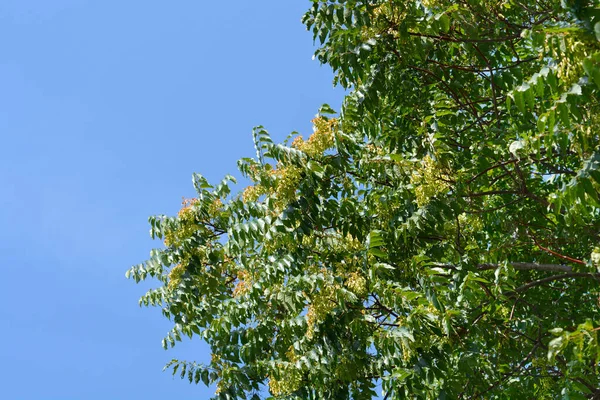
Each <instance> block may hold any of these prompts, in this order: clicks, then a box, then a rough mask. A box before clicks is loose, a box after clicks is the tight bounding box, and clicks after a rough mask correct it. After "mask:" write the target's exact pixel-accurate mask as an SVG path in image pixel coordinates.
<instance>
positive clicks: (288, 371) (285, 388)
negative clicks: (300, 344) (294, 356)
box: [269, 363, 302, 397]
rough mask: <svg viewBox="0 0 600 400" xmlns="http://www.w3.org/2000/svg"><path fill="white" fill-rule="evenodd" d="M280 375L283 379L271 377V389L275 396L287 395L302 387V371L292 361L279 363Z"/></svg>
mask: <svg viewBox="0 0 600 400" xmlns="http://www.w3.org/2000/svg"><path fill="white" fill-rule="evenodd" d="M276 368H277V370H278V375H280V376H281V379H276V378H274V377H269V391H270V392H271V394H272V395H273V396H275V397H278V396H285V395H290V394H292V393H294V392H295V391H296V390H298V389H300V386H301V384H302V372H301V371H299V370H298V369H296V368H295V367H294V364H290V363H277V366H276Z"/></svg>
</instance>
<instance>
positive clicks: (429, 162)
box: [410, 155, 450, 206]
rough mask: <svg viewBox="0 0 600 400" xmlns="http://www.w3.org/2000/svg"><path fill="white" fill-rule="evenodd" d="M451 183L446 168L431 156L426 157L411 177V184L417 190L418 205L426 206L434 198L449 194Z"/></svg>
mask: <svg viewBox="0 0 600 400" xmlns="http://www.w3.org/2000/svg"><path fill="white" fill-rule="evenodd" d="M449 181H450V177H449V174H448V173H447V172H446V171H445V170H444V168H443V167H442V166H441V165H440V164H439V163H438V162H436V161H435V160H434V159H433V158H431V157H430V156H429V155H427V156H425V157H424V158H423V159H422V160H421V165H420V166H419V167H417V169H415V170H414V171H413V172H412V174H411V177H410V183H411V184H412V185H414V188H415V196H416V198H417V204H418V205H419V206H423V205H426V204H428V203H429V201H430V200H431V198H432V197H435V196H437V195H439V194H441V193H444V192H447V191H448V189H449V188H450V185H449V183H448V182H449Z"/></svg>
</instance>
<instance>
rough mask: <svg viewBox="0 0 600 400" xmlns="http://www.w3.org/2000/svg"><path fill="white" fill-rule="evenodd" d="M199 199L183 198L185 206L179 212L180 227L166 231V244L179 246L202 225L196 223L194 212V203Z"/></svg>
mask: <svg viewBox="0 0 600 400" xmlns="http://www.w3.org/2000/svg"><path fill="white" fill-rule="evenodd" d="M197 201H198V200H197V199H183V202H182V204H183V207H182V208H181V210H179V212H178V213H177V216H178V217H179V227H178V229H175V230H172V231H167V232H165V246H171V245H174V246H177V245H178V243H179V242H180V241H182V240H184V239H187V238H189V237H190V236H192V235H193V234H194V232H196V231H197V230H198V229H199V228H200V225H198V224H197V223H196V215H195V213H194V205H196V203H197Z"/></svg>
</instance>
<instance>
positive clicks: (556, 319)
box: [128, 0, 600, 399]
mask: <svg viewBox="0 0 600 400" xmlns="http://www.w3.org/2000/svg"><path fill="white" fill-rule="evenodd" d="M597 6H598V1H587V2H586V1H573V0H563V1H558V0H544V1H542V0H532V1H529V2H523V1H521V0H461V1H450V0H421V1H410V2H409V1H400V0H389V1H388V0H346V1H344V0H338V1H325V0H320V1H317V0H313V1H312V8H311V9H310V10H309V11H308V12H307V13H306V15H305V16H304V19H303V21H304V23H305V24H306V26H307V27H308V29H309V30H311V31H312V32H313V34H314V38H315V40H318V41H319V42H320V44H321V47H320V48H319V49H318V50H317V52H316V56H317V58H318V59H319V60H320V61H321V62H322V63H326V64H328V65H330V66H331V67H332V68H333V71H334V72H335V82H336V83H338V84H341V85H343V86H344V87H346V88H349V89H351V94H349V95H348V96H347V98H346V99H345V102H344V106H343V109H342V111H341V113H340V114H339V115H337V116H336V114H335V113H334V112H333V110H331V109H330V108H329V107H328V106H323V108H321V110H320V112H319V114H318V116H317V117H316V118H315V119H314V120H313V124H314V132H313V133H312V135H311V136H310V137H309V138H308V139H307V140H304V139H302V138H301V137H296V138H295V139H294V140H293V142H292V143H291V144H289V143H284V144H276V143H274V142H273V141H272V140H271V138H270V136H269V134H268V133H267V132H266V131H265V130H264V129H263V128H262V127H259V128H256V129H255V131H254V142H255V145H256V152H257V154H256V158H252V159H251V158H247V159H242V160H241V161H240V162H239V170H240V171H241V173H242V174H243V175H244V176H245V177H246V178H248V179H250V180H251V181H252V185H251V186H249V187H248V188H246V189H245V190H244V191H243V192H242V193H237V194H234V195H231V194H230V189H229V185H230V182H231V181H232V180H233V178H231V177H227V178H226V179H225V180H224V181H223V182H221V183H220V184H218V185H216V186H212V185H210V184H209V183H208V182H207V181H206V180H205V179H204V178H203V177H201V176H200V175H194V185H195V187H196V190H197V192H198V196H197V198H195V199H192V200H189V201H187V202H185V204H184V207H183V208H182V210H181V211H180V212H179V215H178V216H176V217H153V218H151V219H150V223H151V226H152V228H151V234H152V236H153V237H157V238H159V239H162V240H164V243H165V248H164V249H160V250H155V251H153V252H152V254H151V259H150V260H149V261H147V262H146V263H144V264H141V265H139V266H136V267H133V268H132V269H131V270H130V271H129V272H128V276H131V277H133V278H134V279H135V280H136V281H139V280H143V279H146V278H147V276H151V277H155V278H158V279H159V280H160V281H161V282H162V284H163V285H162V286H161V287H160V288H158V289H156V290H152V291H150V292H148V293H147V294H146V295H145V296H144V297H142V299H141V303H142V304H144V305H155V306H160V307H162V310H163V313H164V315H165V316H167V317H169V318H170V319H172V321H173V322H174V327H173V330H172V331H171V332H170V333H169V334H168V336H167V337H166V339H165V340H164V342H163V345H164V346H165V348H166V347H169V346H173V345H174V344H175V342H176V341H179V340H181V338H182V336H184V335H187V336H189V337H193V336H194V335H197V336H200V337H201V338H202V339H203V340H205V341H206V342H208V344H209V345H210V346H211V349H212V353H213V356H212V359H211V361H210V363H208V364H206V365H201V364H196V363H193V362H183V361H178V360H173V362H172V363H171V364H170V366H171V367H172V368H173V373H180V374H181V376H182V377H187V378H189V380H190V381H195V382H199V381H203V382H204V383H205V384H211V383H216V385H217V394H216V398H223V399H226V398H241V399H245V398H259V397H260V396H261V393H262V394H264V393H265V390H264V388H265V387H267V388H268V390H269V391H270V394H271V395H272V396H273V398H281V399H284V398H285V399H310V398H314V399H317V398H318V399H327V398H332V399H333V398H335V399H338V398H340V399H344V398H352V399H371V398H373V397H375V396H376V393H375V388H376V387H377V385H378V384H381V386H382V389H383V392H384V393H385V394H384V397H385V398H387V399H402V398H422V399H435V398H439V399H444V398H448V399H454V398H490V399H492V398H493V399H514V398H524V396H525V397H526V398H536V399H537V398H544V399H545V398H564V399H569V398H570V399H584V398H600V389H599V387H600V378H599V377H600V344H599V332H600V328H599V326H600V314H599V311H600V284H599V281H600V271H599V270H600V240H599V239H600V234H599V232H600V201H599V197H598V195H599V191H600V137H599V133H598V132H600V124H599V119H598V118H599V117H598V112H599V111H600V105H599V103H598V100H599V94H600V91H599V88H600V42H599V41H598V40H599V38H600V9H597V8H596V7H597Z"/></svg>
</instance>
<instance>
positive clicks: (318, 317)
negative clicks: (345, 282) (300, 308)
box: [306, 285, 338, 339]
mask: <svg viewBox="0 0 600 400" xmlns="http://www.w3.org/2000/svg"><path fill="white" fill-rule="evenodd" d="M336 289H338V286H337V285H326V286H325V287H323V288H322V289H321V291H319V292H317V293H315V295H314V296H313V298H312V301H311V303H310V305H309V306H308V311H307V313H306V322H307V325H308V328H307V330H306V337H308V338H309V339H312V338H313V337H314V335H315V328H316V326H317V324H319V323H320V322H322V321H323V320H324V319H325V317H326V316H327V314H329V313H330V312H331V310H333V309H334V308H335V305H336V303H335V301H334V299H335V290H336Z"/></svg>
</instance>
